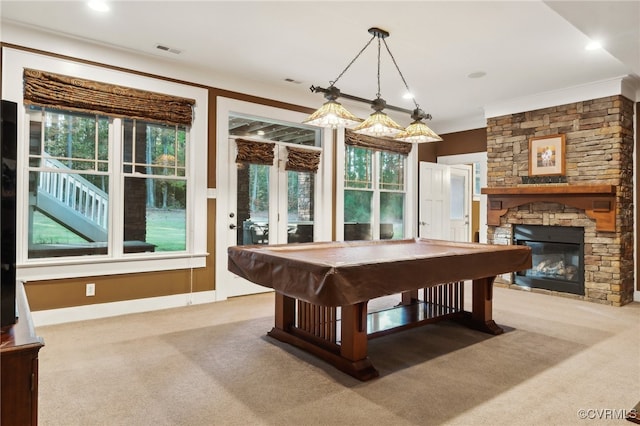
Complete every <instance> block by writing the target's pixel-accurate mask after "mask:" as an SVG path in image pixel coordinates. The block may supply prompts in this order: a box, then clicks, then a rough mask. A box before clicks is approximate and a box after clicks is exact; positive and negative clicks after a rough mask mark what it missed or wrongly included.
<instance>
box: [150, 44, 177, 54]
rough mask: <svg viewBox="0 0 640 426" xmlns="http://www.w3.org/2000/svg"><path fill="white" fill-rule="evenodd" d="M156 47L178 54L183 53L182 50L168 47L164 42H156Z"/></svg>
mask: <svg viewBox="0 0 640 426" xmlns="http://www.w3.org/2000/svg"><path fill="white" fill-rule="evenodd" d="M156 49H159V50H164V51H165V52H170V53H175V54H176V55H179V54H180V53H182V51H181V50H178V49H174V48H173V47H168V46H165V45H163V44H156Z"/></svg>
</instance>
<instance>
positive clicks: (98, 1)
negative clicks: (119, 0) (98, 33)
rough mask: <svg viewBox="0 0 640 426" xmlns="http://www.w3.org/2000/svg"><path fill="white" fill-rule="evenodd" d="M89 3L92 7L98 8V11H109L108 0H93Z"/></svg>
mask: <svg viewBox="0 0 640 426" xmlns="http://www.w3.org/2000/svg"><path fill="white" fill-rule="evenodd" d="M87 4H88V5H89V7H90V8H91V9H93V10H96V11H98V12H108V11H109V5H108V4H107V2H106V1H103V0H91V1H89V2H88V3H87Z"/></svg>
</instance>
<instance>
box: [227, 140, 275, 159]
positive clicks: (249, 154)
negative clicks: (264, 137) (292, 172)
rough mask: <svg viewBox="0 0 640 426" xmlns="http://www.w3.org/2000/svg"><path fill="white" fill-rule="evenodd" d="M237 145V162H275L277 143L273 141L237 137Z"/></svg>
mask: <svg viewBox="0 0 640 426" xmlns="http://www.w3.org/2000/svg"><path fill="white" fill-rule="evenodd" d="M236 146H237V147H238V154H237V155H236V163H251V164H266V165H272V164H273V158H274V154H273V148H274V146H275V145H274V144H272V143H267V142H256V141H250V140H247V139H236Z"/></svg>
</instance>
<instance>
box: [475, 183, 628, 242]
mask: <svg viewBox="0 0 640 426" xmlns="http://www.w3.org/2000/svg"><path fill="white" fill-rule="evenodd" d="M480 192H481V193H482V194H486V195H487V196H488V198H489V200H488V206H487V207H488V211H487V224H488V225H490V226H500V217H501V216H503V215H504V214H505V213H507V210H509V209H510V208H513V207H518V206H521V205H523V204H529V203H533V202H536V201H539V202H548V203H559V204H565V205H567V206H571V207H575V208H578V209H582V210H584V211H585V213H586V214H587V216H589V217H590V218H592V219H594V220H595V221H596V230H597V231H604V232H615V230H616V187H615V185H565V186H553V185H543V186H529V185H527V186H510V187H494V188H482V189H481V190H480Z"/></svg>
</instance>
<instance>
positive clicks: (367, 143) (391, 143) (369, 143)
mask: <svg viewBox="0 0 640 426" xmlns="http://www.w3.org/2000/svg"><path fill="white" fill-rule="evenodd" d="M344 143H345V144H347V145H353V146H358V147H361V148H369V149H374V150H377V151H390V152H395V153H396V154H402V155H409V153H410V152H411V148H412V147H413V145H412V144H410V143H407V142H400V141H395V140H392V139H386V138H376V137H373V136H367V135H360V134H358V133H355V132H353V131H351V130H349V129H345V134H344Z"/></svg>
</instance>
